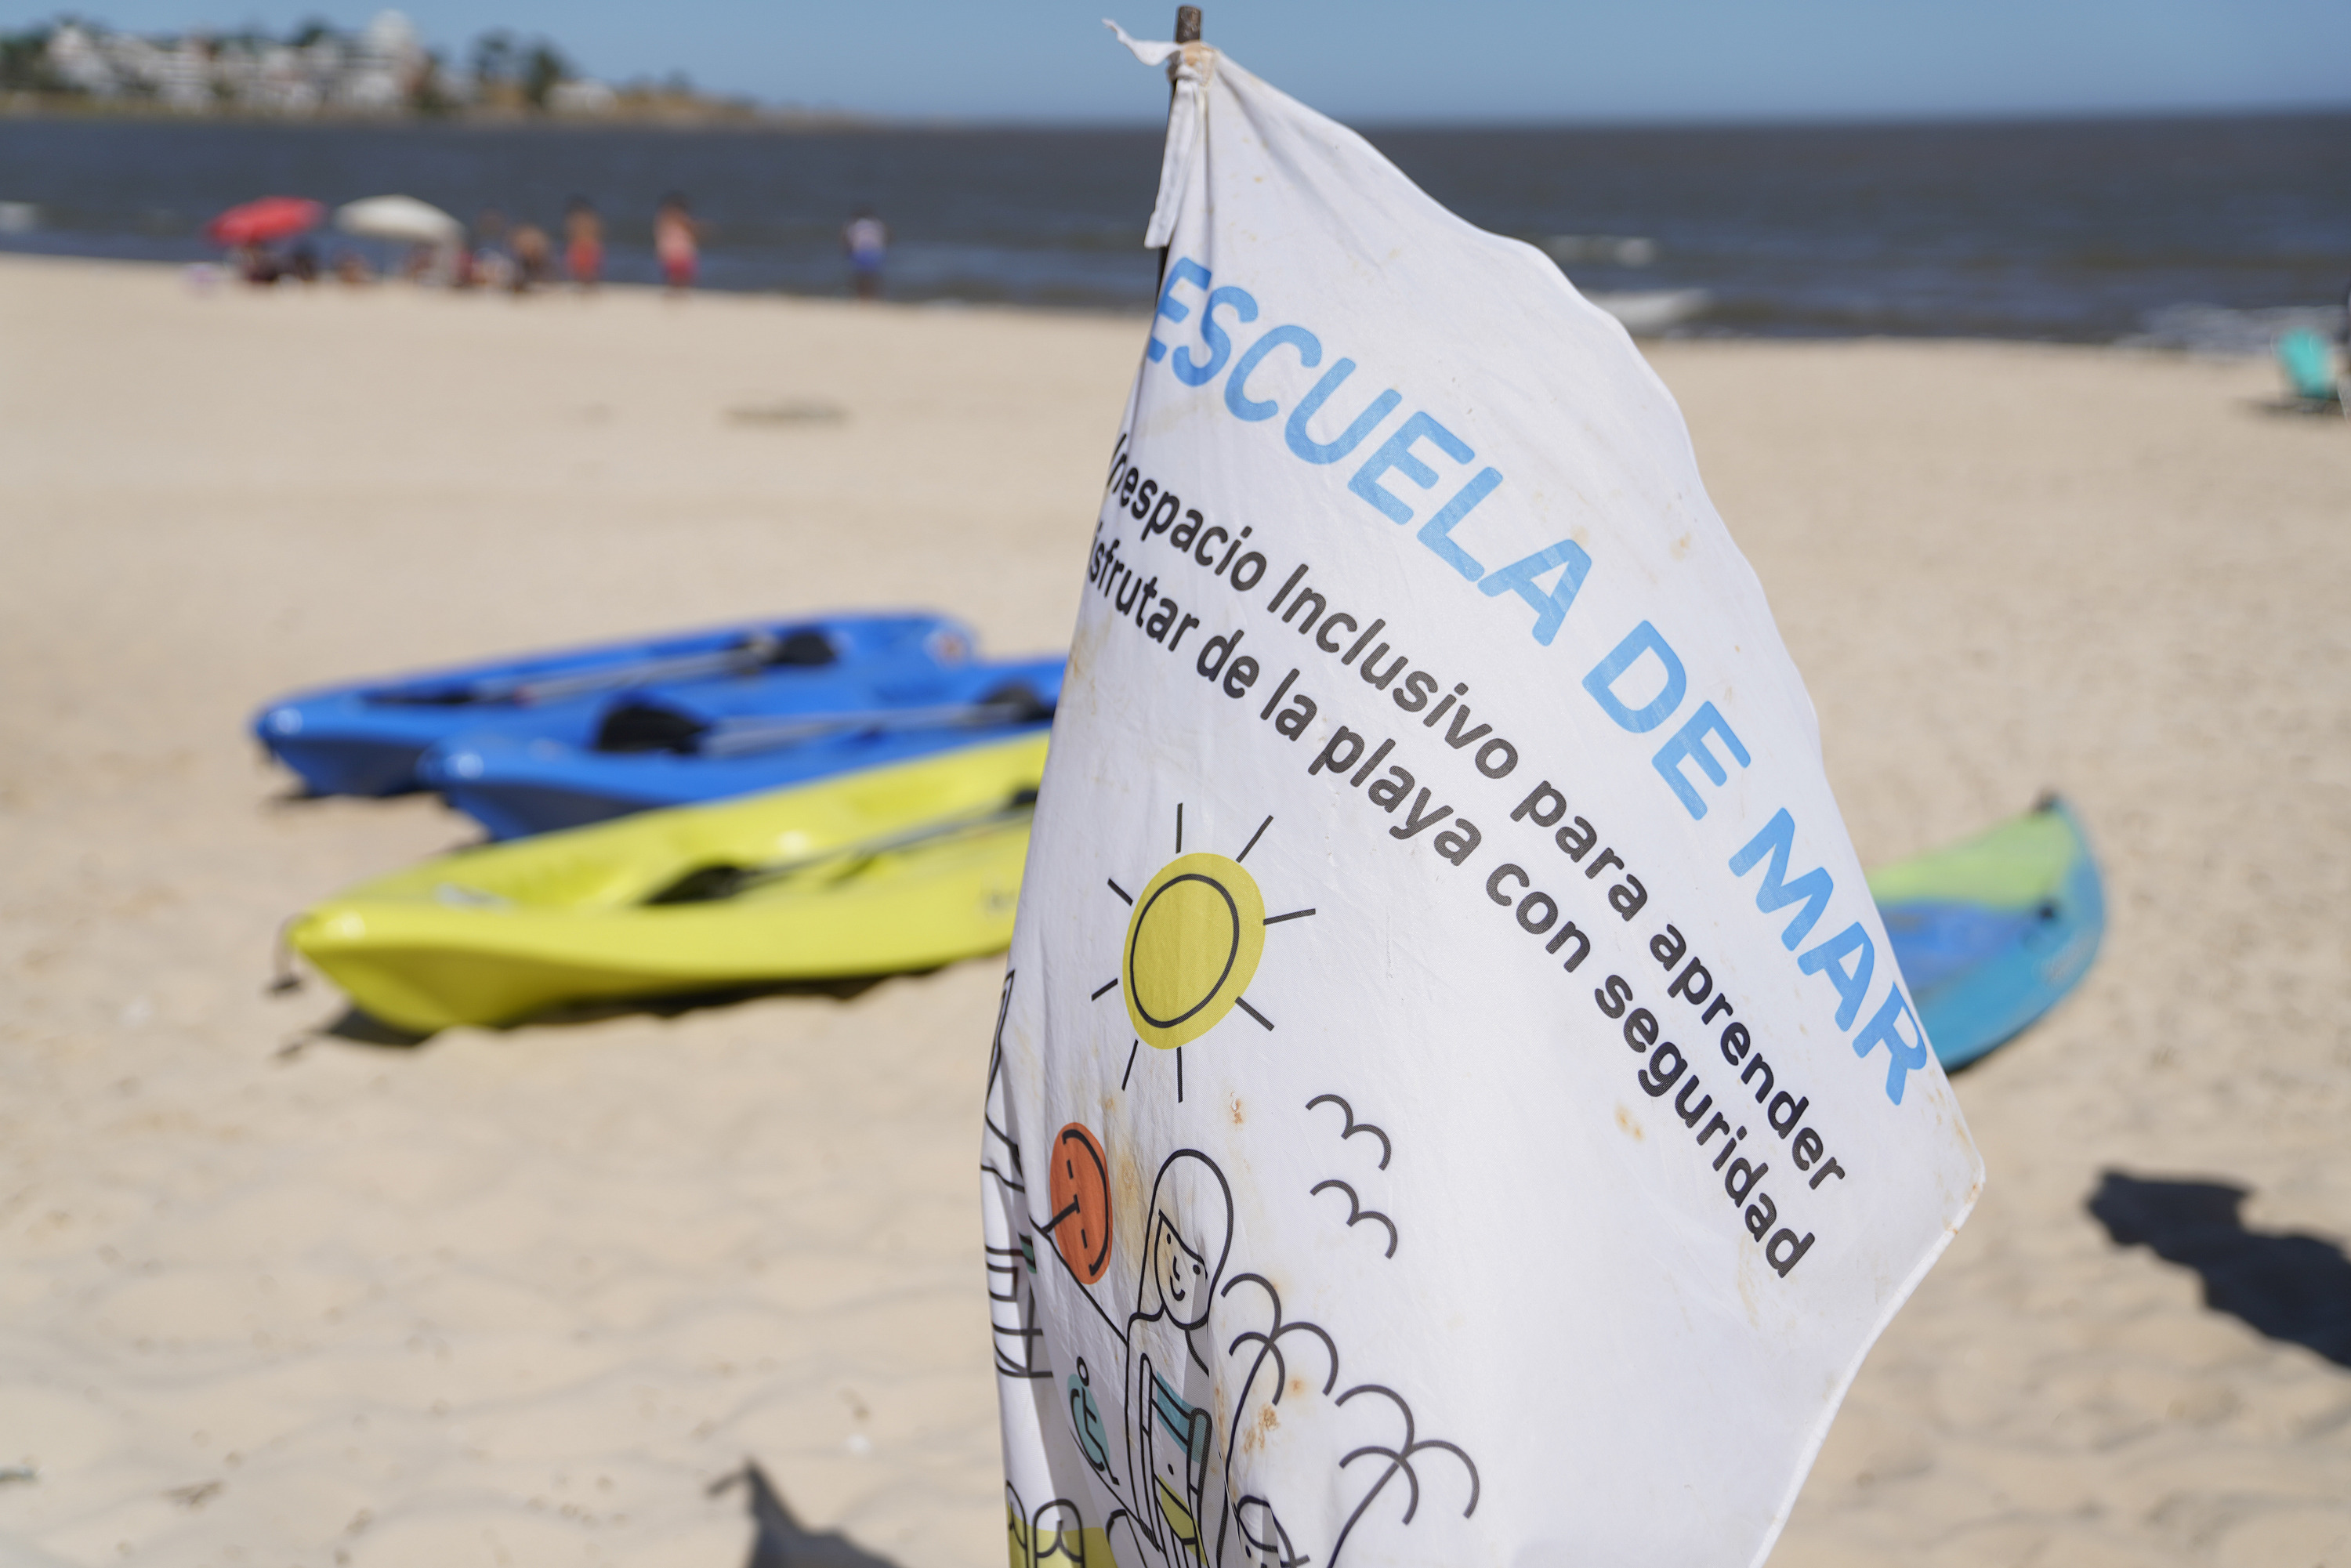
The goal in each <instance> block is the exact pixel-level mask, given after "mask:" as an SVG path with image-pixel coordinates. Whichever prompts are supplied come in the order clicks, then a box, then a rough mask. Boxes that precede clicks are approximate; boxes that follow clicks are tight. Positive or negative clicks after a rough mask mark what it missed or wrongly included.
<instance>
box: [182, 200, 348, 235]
mask: <svg viewBox="0 0 2351 1568" xmlns="http://www.w3.org/2000/svg"><path fill="white" fill-rule="evenodd" d="M326 215H327V209H326V208H324V207H322V206H320V205H319V204H318V203H316V202H306V201H304V200H302V199H301V198H300V197H298V196H264V197H263V198H262V199H261V200H259V201H257V202H247V203H246V204H244V205H243V206H239V207H231V208H230V209H229V210H228V211H226V212H225V213H223V214H221V215H220V216H218V217H216V218H214V220H213V221H212V222H210V223H208V224H206V225H204V237H205V238H206V239H208V240H210V241H212V242H213V243H214V245H228V246H236V245H266V244H267V243H268V242H269V241H271V240H274V239H286V238H288V237H290V236H291V235H298V234H301V233H303V232H304V231H306V230H308V229H314V228H316V227H318V226H319V219H321V218H323V217H325V216H326Z"/></svg>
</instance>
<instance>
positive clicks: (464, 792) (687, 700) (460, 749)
mask: <svg viewBox="0 0 2351 1568" xmlns="http://www.w3.org/2000/svg"><path fill="white" fill-rule="evenodd" d="M1066 665H1067V661H1066V660H1064V659H1061V658H1050V659H1035V660H1021V661H1010V662H1003V663H997V662H990V663H986V664H967V665H965V666H963V667H962V668H960V669H958V670H954V671H949V672H942V673H940V674H937V675H935V676H934V677H931V678H927V679H925V680H924V681H923V682H921V683H920V685H914V684H913V683H905V682H902V683H899V684H897V685H895V686H893V689H892V692H891V694H890V695H891V696H892V698H893V701H894V702H896V703H897V704H898V705H899V706H902V707H905V708H908V709H912V708H914V707H915V706H929V705H935V706H942V707H947V708H952V707H956V706H959V705H970V704H975V703H978V702H980V701H982V700H983V699H985V698H986V697H987V695H988V694H990V693H993V692H997V691H999V690H1003V689H1005V688H1008V687H1019V688H1022V689H1025V690H1026V691H1027V692H1029V693H1030V694H1031V695H1034V696H1035V697H1036V698H1037V699H1038V702H1039V705H1040V706H1041V708H1042V709H1043V710H1044V711H1046V712H1050V707H1051V705H1052V703H1053V702H1054V701H1055V700H1057V699H1058V697H1059V695H1060V694H1061V679H1062V674H1063V671H1064V669H1065V668H1066ZM660 706H663V707H664V708H665V709H669V710H673V711H674V712H676V713H677V714H679V715H680V716H683V717H684V718H686V719H688V720H690V721H692V722H695V723H702V724H710V725H713V726H715V727H717V728H718V729H720V730H723V729H724V728H725V727H726V726H728V725H730V724H742V723H752V724H756V723H758V722H760V721H762V720H764V719H767V718H769V717H773V716H775V710H773V709H771V708H768V707H767V706H763V704H762V700H761V694H759V693H758V692H756V691H748V690H743V691H728V692H716V691H704V692H696V693H692V694H683V693H681V694H674V695H665V696H664V697H663V698H662V699H661V701H660ZM1049 722H1050V721H1046V720H1037V721H1033V722H1030V723H1027V724H1013V725H1001V724H999V725H995V726H990V727H963V726H960V725H956V724H944V725H934V726H929V727H903V728H893V727H888V722H887V720H886V719H885V720H884V721H883V724H882V725H880V726H879V727H869V728H859V729H851V730H845V731H842V732H841V733H837V734H831V735H819V736H815V737H810V738H807V739H802V740H798V741H795V742H794V743H792V744H789V745H777V746H775V747H770V748H768V749H756V750H748V751H744V752H740V753H737V754H733V755H711V754H707V753H705V752H702V751H669V750H645V751H604V750H598V749H596V748H595V747H592V746H590V745H589V744H587V743H586V742H585V741H584V740H574V739H572V738H569V737H549V736H538V737H515V736H493V735H469V736H464V737H458V738H456V739H455V740H452V741H449V742H447V743H446V744H444V745H443V746H440V747H435V748H434V750H433V751H431V752H429V753H428V754H427V755H426V756H425V758H423V761H422V762H420V763H419V764H418V765H417V774H418V777H419V778H420V779H423V782H424V784H425V786H426V787H427V788H429V789H437V790H439V791H440V792H441V794H442V797H443V798H444V799H445V800H447V801H448V802H449V804H450V805H451V806H453V807H455V809H456V810H460V811H463V812H464V813H465V815H467V816H469V817H471V818H473V819H474V820H475V821H477V822H479V823H481V824H482V826H483V827H484V828H485V829H486V830H487V831H488V832H489V835H490V836H491V837H492V838H493V839H500V840H504V839H516V838H522V837H526V836H528V835H529V834H533V833H544V832H554V831H560V830H562V829H566V828H578V827H584V826H587V825H589V824H590V823H595V822H602V821H611V820H612V819H614V818H618V817H624V816H627V815H630V814H631V813H632V812H637V811H646V810H659V809H661V808H663V807H667V806H685V805H694V804H697V803H701V802H705V801H713V800H731V799H734V798H736V797H737V796H742V795H749V794H755V793H758V792H759V791H763V790H768V789H785V788H788V787H789V786H792V785H796V784H804V783H807V782H809V781H810V780H813V779H821V778H824V777H826V776H827V775H830V774H834V773H840V772H844V771H848V770H852V769H857V768H878V767H883V766H887V765H889V764H892V763H896V762H904V761H912V760H914V759H916V758H924V757H930V756H935V755H937V754H940V753H943V752H950V751H955V750H958V749H960V748H962V747H968V746H971V745H974V744H975V743H988V742H992V741H994V740H996V739H998V738H1002V737H1007V736H1018V735H1029V734H1036V735H1041V734H1043V733H1044V732H1045V730H1046V728H1047V727H1049Z"/></svg>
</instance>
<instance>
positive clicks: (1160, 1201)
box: [1123, 1149, 1233, 1568]
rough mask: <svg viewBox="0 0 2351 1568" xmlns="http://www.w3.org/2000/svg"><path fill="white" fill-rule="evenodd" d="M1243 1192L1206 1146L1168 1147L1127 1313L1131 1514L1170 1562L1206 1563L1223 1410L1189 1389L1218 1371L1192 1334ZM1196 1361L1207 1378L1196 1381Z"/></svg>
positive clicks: (1204, 1311)
mask: <svg viewBox="0 0 2351 1568" xmlns="http://www.w3.org/2000/svg"><path fill="white" fill-rule="evenodd" d="M1232 1239H1233V1197H1232V1189H1231V1187H1230V1186H1228V1185H1227V1183H1226V1181H1225V1176H1224V1173H1223V1172H1222V1171H1220V1170H1218V1169H1217V1166H1216V1164H1215V1163H1214V1162H1213V1161H1211V1160H1210V1159H1209V1158H1208V1157H1207V1155H1203V1154H1201V1153H1199V1152H1198V1151H1197V1150H1195V1149H1183V1150H1179V1151H1177V1152H1176V1153H1175V1154H1173V1155H1169V1156H1168V1158H1167V1162H1166V1163H1165V1165H1163V1166H1160V1167H1159V1176H1158V1178H1157V1179H1156V1180H1155V1182H1153V1183H1152V1187H1151V1204H1150V1209H1149V1213H1148V1215H1147V1217H1146V1218H1145V1219H1144V1228H1143V1268H1142V1270H1141V1274H1140V1277H1139V1278H1138V1279H1137V1280H1136V1281H1135V1291H1134V1299H1135V1309H1136V1310H1135V1312H1134V1315H1133V1316H1132V1317H1130V1318H1128V1319H1127V1322H1126V1388H1125V1393H1126V1410H1125V1415H1126V1419H1125V1422H1124V1423H1123V1424H1124V1426H1125V1427H1126V1437H1127V1466H1128V1477H1129V1479H1130V1481H1131V1482H1132V1483H1133V1490H1132V1491H1131V1492H1130V1493H1129V1495H1130V1496H1131V1497H1132V1498H1133V1499H1134V1504H1133V1507H1134V1513H1133V1514H1131V1515H1129V1518H1130V1519H1131V1520H1132V1521H1133V1523H1134V1530H1135V1531H1136V1533H1137V1534H1138V1535H1139V1536H1140V1537H1141V1538H1142V1539H1143V1541H1144V1542H1148V1544H1149V1546H1150V1547H1151V1549H1152V1554H1153V1555H1154V1556H1155V1557H1157V1558H1158V1559H1159V1560H1160V1561H1161V1562H1162V1563H1166V1564H1168V1565H1169V1568H1186V1565H1188V1568H1206V1563H1207V1550H1206V1547H1205V1545H1204V1542H1203V1538H1204V1536H1205V1533H1206V1531H1204V1529H1203V1527H1202V1523H1201V1521H1202V1520H1203V1519H1205V1518H1207V1517H1208V1514H1207V1499H1206V1496H1205V1492H1206V1490H1207V1479H1208V1453H1209V1449H1210V1448H1212V1447H1213V1441H1212V1439H1213V1427H1214V1425H1215V1423H1214V1420H1213V1418H1212V1417H1211V1416H1209V1414H1208V1412H1207V1410H1205V1409H1202V1408H1201V1407H1200V1406H1198V1405H1196V1404H1195V1403H1194V1402H1193V1401H1192V1400H1190V1399H1187V1398H1186V1397H1185V1393H1184V1391H1185V1389H1186V1387H1187V1386H1198V1387H1203V1388H1205V1387H1206V1386H1207V1385H1208V1384H1209V1382H1210V1381H1211V1380H1212V1378H1213V1373H1212V1372H1211V1371H1210V1368H1209V1364H1208V1361H1207V1358H1206V1357H1205V1356H1203V1355H1202V1354H1200V1351H1199V1349H1198V1348H1197V1347H1196V1345H1195V1344H1194V1343H1193V1342H1192V1335H1193V1333H1194V1332H1195V1331H1196V1330H1198V1329H1200V1328H1203V1327H1205V1326H1206V1325H1207V1321H1208V1310H1209V1306H1210V1304H1211V1303H1212V1302H1213V1301H1214V1300H1215V1298H1216V1291H1217V1282H1218V1281H1220V1280H1222V1279H1223V1277H1224V1272H1225V1260H1226V1257H1227V1255H1228V1252H1229V1251H1230V1250H1231V1248H1232ZM1195 1370H1196V1374H1197V1382H1196V1383H1195Z"/></svg>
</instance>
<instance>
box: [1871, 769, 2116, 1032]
mask: <svg viewBox="0 0 2351 1568" xmlns="http://www.w3.org/2000/svg"><path fill="white" fill-rule="evenodd" d="M1869 885H1870V893H1871V894H1872V896H1874V897H1875V898H1876V900H1877V905H1878V913H1879V914H1880V915H1881V916H1883V918H1884V919H1885V921H1886V936H1887V937H1888V938H1889V939H1890V940H1891V941H1892V943H1893V945H1894V956H1895V958H1896V962H1897V963H1898V964H1899V965H1900V966H1901V968H1902V975H1903V978H1904V980H1905V981H1906V982H1907V984H1908V986H1909V988H1910V995H1911V999H1912V1000H1913V1001H1914V1002H1916V1003H1917V1008H1918V1014H1919V1021H1920V1022H1921V1024H1923V1025H1924V1026H1925V1028H1926V1030H1927V1035H1928V1040H1931V1041H1932V1042H1933V1044H1934V1047H1935V1055H1936V1059H1937V1060H1938V1061H1941V1062H1942V1064H1943V1066H1944V1067H1945V1068H1947V1069H1949V1068H1958V1067H1964V1066H1966V1065H1967V1064H1968V1063H1969V1062H1971V1061H1976V1060H1978V1059H1979V1058H1980V1057H1982V1056H1984V1055H1986V1054H1987V1053H1989V1052H1991V1051H1995V1050H1997V1049H1998V1048H1999V1047H2000V1046H2001V1045H2003V1044H2005V1043H2006V1042H2007V1041H2009V1040H2012V1039H2014V1038H2015V1037H2016V1035H2017V1034H2019V1033H2020V1032H2021V1031H2022V1030H2024V1028H2025V1027H2026V1026H2027V1025H2029V1024H2031V1023H2032V1021H2033V1020H2034V1019H2038V1018H2040V1017H2041V1016H2042V1015H2043V1013H2045V1012H2047V1011H2048V1010H2049V1009H2051V1008H2053V1007H2054V1006H2056V1005H2057V1003H2058V1002H2060V1001H2061V1000H2063V999H2064V997H2065V996H2066V994H2067V993H2068V992H2070V991H2072V990H2073V988H2074V987H2075V986H2076V985H2078V984H2080V982H2081V979H2082V977H2083V976H2084V975H2085V974H2087V973H2088V972H2089V968H2090V965H2091V962H2092V960H2094V959H2095V957H2096V956H2097V953H2098V947H2099V945H2100V943H2101V942H2102V941H2103V940H2104V939H2105V925H2106V904H2105V886H2104V883H2102V881H2101V879H2100V877H2099V874H2098V865H2097V860H2096V857H2095V855H2094V854H2093V853H2092V852H2091V849H2090V843H2089V840H2088V837H2087V836H2086V835H2085V833H2084V832H2083V831H2082V825H2081V823H2080V821H2078V820H2077V819H2076V818H2075V817H2074V813H2073V810H2071V809H2070V808H2069V807H2067V806H2066V805H2065V804H2064V802H2063V801H2062V800H2048V801H2045V802H2043V804H2042V805H2041V806H2039V807H2038V808H2036V809H2035V810H2032V811H2030V812H2028V813H2026V814H2025V815H2023V816H2022V817H2017V818H2013V819H2011V820H2010V821H2006V822H2003V823H2001V824H2000V825H1999V826H1998V827H1995V828H1993V829H1991V831H1989V832H1986V833H1983V834H1981V835H1980V836H1978V837H1976V838H1974V839H1970V840H1968V841H1965V842H1963V843H1959V844H1955V845H1952V846H1950V847H1949V848H1947V849H1942V850H1938V851H1935V852H1932V853H1929V854H1925V855H1920V856H1918V857H1917V858H1916V859H1913V860H1908V861H1903V862H1897V863H1896V864H1894V865H1890V866H1886V867H1885V868H1883V869H1881V870H1879V871H1877V872H1874V873H1871V875H1870V879H1869Z"/></svg>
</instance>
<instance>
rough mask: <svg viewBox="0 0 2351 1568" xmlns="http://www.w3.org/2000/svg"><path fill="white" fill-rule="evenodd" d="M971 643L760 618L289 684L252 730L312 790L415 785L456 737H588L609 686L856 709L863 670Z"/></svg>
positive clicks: (855, 619) (959, 630)
mask: <svg viewBox="0 0 2351 1568" xmlns="http://www.w3.org/2000/svg"><path fill="white" fill-rule="evenodd" d="M972 646H973V639H972V635H971V633H970V632H969V631H968V630H967V629H966V628H965V627H963V626H961V625H959V624H957V623H956V622H953V621H949V620H946V619H945V618H944V617H941V616H937V615H917V614H906V613H892V614H885V615H841V616H826V617H821V618H819V619H814V620H805V621H761V622H750V623H747V624H743V625H736V626H721V627H716V628H713V629H711V630H709V631H705V632H681V633H678V634H676V635H674V636H667V637H656V638H648V639H644V640H642V641H638V642H631V643H599V644H596V645H593V646H590V647H584V648H569V649H563V650H559V651H558V652H554V653H532V654H525V655H520V656H517V657H513V658H507V659H498V660H491V661H486V662H484V663H480V664H462V665H455V666H452V667H450V668H447V669H440V670H426V671H421V672H418V673H416V674H407V675H398V676H390V677H385V678H381V679H378V680H373V681H360V682H353V683H350V684H349V685H337V686H326V687H320V688H319V689H317V690H314V691H307V692H298V693H295V694H294V695H290V696H285V697H280V698H279V699H278V700H277V701H276V702H274V703H271V704H270V705H269V706H266V707H265V708H263V709H262V710H261V711H260V712H259V713H258V714H256V715H255V716H254V720H253V733H254V736H255V737H256V739H258V740H259V741H260V742H261V744H262V745H263V747H266V749H267V750H268V751H269V753H270V755H272V756H273V757H275V758H277V760H278V761H280V762H282V763H284V764H285V765H286V766H287V767H288V768H292V769H293V770H294V771H295V773H297V774H298V775H299V776H300V778H301V779H302V782H303V784H304V785H305V786H306V787H308V789H309V791H310V792H311V793H312V794H314V795H397V794H401V793H402V792H404V791H407V790H411V789H418V788H421V787H422V781H421V780H420V779H418V777H417V772H416V768H417V764H418V762H419V761H420V760H421V759H422V758H423V755H424V753H425V752H426V751H428V750H430V749H431V748H432V747H434V746H436V745H438V744H440V743H441V742H442V741H444V740H448V739H451V738H453V737H456V736H460V735H465V734H469V733H472V732H475V731H483V730H487V731H493V732H496V733H498V734H501V735H506V736H509V737H531V738H546V739H552V740H559V741H569V742H571V743H573V744H577V745H585V744H587V743H588V741H589V740H590V738H591V737H593V736H594V735H595V733H596V730H597V727H598V726H599V725H600V724H601V722H602V720H603V716H604V711H605V709H606V708H607V706H610V704H611V700H612V698H613V695H614V694H616V693H624V692H630V691H640V690H644V689H647V688H660V689H662V690H680V691H704V690H710V689H730V688H760V689H765V690H771V691H774V692H779V693H780V692H789V693H790V694H792V695H791V697H790V698H789V700H790V701H791V702H795V703H798V704H799V705H800V706H804V707H810V708H815V707H821V706H836V707H852V708H853V707H861V706H870V704H871V700H872V694H871V690H870V685H871V682H872V679H873V678H875V677H877V676H878V677H882V678H885V679H886V678H890V677H893V676H909V675H919V674H923V673H925V672H935V671H938V670H943V669H952V668H954V667H956V666H957V665H960V664H963V663H964V662H965V661H966V660H967V659H968V658H969V657H970V655H971V650H972Z"/></svg>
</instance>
